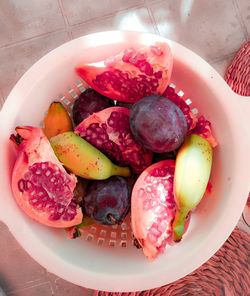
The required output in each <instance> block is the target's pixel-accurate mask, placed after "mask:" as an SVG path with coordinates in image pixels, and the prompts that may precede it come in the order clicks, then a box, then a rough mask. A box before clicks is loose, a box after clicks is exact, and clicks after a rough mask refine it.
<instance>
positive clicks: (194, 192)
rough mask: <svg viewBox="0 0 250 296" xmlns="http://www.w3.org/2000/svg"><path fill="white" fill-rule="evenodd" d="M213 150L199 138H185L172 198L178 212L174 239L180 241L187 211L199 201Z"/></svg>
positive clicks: (179, 154) (178, 154)
mask: <svg viewBox="0 0 250 296" xmlns="http://www.w3.org/2000/svg"><path fill="white" fill-rule="evenodd" d="M212 155H213V151H212V147H211V146H210V144H209V143H208V141H207V140H206V139H204V138H202V137H200V136H198V135H195V134H192V135H189V136H187V137H186V139H185V141H184V143H183V145H182V146H181V148H180V149H179V151H178V153H177V157H176V166H175V175H174V196H175V201H176V204H177V211H176V214H175V219H174V222H173V232H174V240H175V241H179V240H181V238H182V235H183V232H184V222H185V219H186V216H187V214H188V212H189V211H191V210H192V209H193V208H195V207H196V206H197V205H198V204H199V202H200V201H201V199H202V197H203V195H204V193H205V190H206V187H207V184H208V181H209V177H210V173H211V166H212Z"/></svg>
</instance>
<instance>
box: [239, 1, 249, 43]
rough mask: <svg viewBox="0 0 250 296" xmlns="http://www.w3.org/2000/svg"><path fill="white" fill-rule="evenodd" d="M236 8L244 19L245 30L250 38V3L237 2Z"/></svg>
mask: <svg viewBox="0 0 250 296" xmlns="http://www.w3.org/2000/svg"><path fill="white" fill-rule="evenodd" d="M235 2H236V6H237V8H238V9H239V12H240V17H241V18H242V25H243V29H244V31H245V32H246V34H247V38H248V39H249V38H250V2H249V1H242V0H236V1H235Z"/></svg>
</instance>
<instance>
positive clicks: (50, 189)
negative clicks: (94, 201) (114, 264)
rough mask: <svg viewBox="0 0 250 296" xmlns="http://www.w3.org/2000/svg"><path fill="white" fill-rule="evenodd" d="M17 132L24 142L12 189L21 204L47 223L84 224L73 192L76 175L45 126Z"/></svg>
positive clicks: (17, 129)
mask: <svg viewBox="0 0 250 296" xmlns="http://www.w3.org/2000/svg"><path fill="white" fill-rule="evenodd" d="M16 131H17V133H18V134H19V136H20V137H21V138H22V142H21V144H19V146H18V156H17V159H16V162H15V166H14V169H13V172H12V191H13V195H14V197H15V200H16V202H17V204H18V205H19V207H20V208H21V209H22V210H23V211H24V212H25V213H26V214H27V215H29V216H30V217H31V218H33V219H34V220H36V221H37V222H39V223H41V224H44V225H47V226H51V227H60V228H65V227H70V226H73V225H76V224H79V223H81V221H82V211H81V208H80V207H79V206H78V205H77V203H76V200H75V198H74V194H73V191H74V188H75V186H76V182H77V179H76V177H75V176H74V175H73V174H68V173H67V172H66V170H65V169H64V168H63V166H62V164H61V163H60V162H59V161H58V159H57V158H56V156H55V154H54V152H53V149H52V148H51V146H50V143H49V141H48V139H47V138H46V136H45V135H44V133H43V132H42V129H40V128H35V127H29V126H23V127H17V128H16ZM11 139H12V140H13V139H14V137H11Z"/></svg>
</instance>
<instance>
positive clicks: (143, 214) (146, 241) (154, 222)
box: [131, 160, 175, 260]
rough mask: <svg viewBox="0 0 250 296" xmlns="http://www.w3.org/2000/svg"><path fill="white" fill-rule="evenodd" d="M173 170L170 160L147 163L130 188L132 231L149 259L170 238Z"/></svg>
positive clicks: (173, 164) (173, 202) (173, 213)
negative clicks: (148, 165)
mask: <svg viewBox="0 0 250 296" xmlns="http://www.w3.org/2000/svg"><path fill="white" fill-rule="evenodd" d="M174 169H175V161H174V160H163V161H160V162H158V163H156V164H153V165H151V166H150V167H148V168H147V169H146V170H145V171H144V172H143V173H142V174H141V175H140V177H139V178H138V179H137V181H136V183H135V185H134V188H133V191H132V197H131V219H132V220H131V223H132V230H133V233H134V236H135V237H136V239H137V240H138V241H139V243H140V245H141V246H142V248H143V252H144V255H145V256H146V257H147V258H148V259H149V260H153V259H154V258H155V257H156V256H157V254H159V253H161V252H163V251H164V250H165V247H166V245H167V244H168V241H169V240H170V239H171V235H172V221H173V219H174V215H175V200H174V195H173V179H174Z"/></svg>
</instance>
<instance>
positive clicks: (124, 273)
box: [0, 32, 249, 291]
mask: <svg viewBox="0 0 250 296" xmlns="http://www.w3.org/2000/svg"><path fill="white" fill-rule="evenodd" d="M154 40H160V41H165V42H169V44H170V46H171V48H172V51H173V54H174V68H173V74H172V79H171V82H173V83H174V84H175V85H176V87H177V88H178V89H180V90H182V91H183V92H184V93H185V97H186V98H190V99H191V100H192V102H193V106H194V107H196V108H197V109H198V110H199V114H203V115H204V116H205V117H206V118H207V119H208V120H210V121H211V122H212V126H213V131H214V133H215V136H216V138H217V140H218V143H219V146H218V147H217V148H215V150H214V161H213V169H212V177H211V181H212V184H213V189H212V194H211V195H209V196H206V197H205V198H204V199H203V200H202V202H201V203H200V205H199V206H198V207H197V209H196V210H195V212H194V214H193V215H192V218H191V223H190V226H189V229H188V232H187V233H186V234H185V236H184V238H183V240H182V242H181V243H179V244H176V245H175V246H173V247H171V248H168V250H167V252H166V253H165V254H163V255H160V256H159V257H158V258H157V259H156V260H155V261H154V262H148V261H147V260H146V258H145V257H144V256H143V254H142V251H141V250H138V249H136V248H135V247H133V246H132V243H130V244H129V243H128V244H127V247H126V248H122V247H121V246H120V245H117V246H115V247H106V246H102V247H101V246H98V245H97V244H96V242H93V241H92V242H89V241H87V239H86V237H85V236H83V237H81V238H79V239H76V240H68V239H67V238H66V235H65V233H64V231H63V230H58V229H52V228H48V227H44V226H42V225H39V224H38V223H36V222H34V221H32V220H31V219H30V218H29V217H27V216H26V215H25V214H23V213H22V212H21V211H20V210H19V208H18V207H17V205H16V204H15V202H14V200H13V198H12V194H11V188H10V183H9V181H10V176H11V170H12V167H13V164H14V161H15V152H14V149H13V148H12V147H11V144H10V143H9V141H8V137H9V135H10V134H11V133H12V132H13V131H14V128H15V127H16V126H17V125H34V126H39V125H40V123H41V121H42V120H43V115H44V113H45V112H46V110H47V109H48V106H49V104H50V102H51V101H53V100H55V99H57V97H58V94H60V93H64V94H66V93H67V92H66V88H67V87H68V86H71V87H72V85H74V83H75V81H76V80H78V79H79V78H78V77H77V75H76V74H75V72H74V67H75V65H76V64H77V62H79V60H85V61H97V60H101V59H102V58H105V57H107V56H109V55H111V54H116V53H118V52H119V51H120V50H122V49H124V48H125V47H127V46H130V45H133V46H136V47H139V46H141V45H143V44H152V43H153V42H154ZM75 91H76V92H77V89H75ZM225 97H227V103H226V102H225ZM240 113H241V110H240V107H239V106H238V105H237V104H236V102H235V95H234V94H233V93H232V92H231V91H230V90H229V88H228V87H227V86H226V85H225V83H224V81H223V79H222V78H220V77H219V75H218V74H217V73H216V72H215V71H214V70H213V69H212V68H211V67H210V66H209V65H208V64H207V63H206V62H204V61H203V60H202V59H201V58H199V57H198V56H197V55H195V54H194V53H192V52H190V51H189V50H187V49H185V48H184V47H182V46H181V45H179V44H177V43H174V42H171V41H168V40H166V39H164V38H161V37H159V36H154V35H150V34H144V33H139V34H138V33H131V32H130V33H128V32H127V33H126V32H123V33H121V32H106V33H102V34H99V35H98V34H94V35H90V36H87V37H83V38H79V39H76V40H73V41H71V42H69V43H67V44H65V45H63V46H61V47H59V48H57V49H55V50H54V51H52V52H51V53H49V54H48V55H46V56H45V57H44V58H43V59H41V60H40V61H39V62H38V63H36V64H35V65H34V66H33V67H32V68H31V69H30V70H29V71H28V72H27V73H26V74H25V75H24V77H23V78H22V79H21V80H20V81H19V83H18V84H17V85H16V87H15V88H14V89H13V91H12V93H11V94H10V96H9V98H8V100H7V102H6V104H5V106H4V108H3V110H2V112H1V125H2V124H3V123H4V127H3V132H2V134H1V135H0V137H1V140H0V145H1V154H0V155H1V159H0V160H1V163H3V166H2V168H1V188H3V189H2V190H3V191H2V192H3V193H2V196H3V198H2V199H1V201H0V208H1V209H0V218H1V217H2V219H3V220H4V221H5V222H6V224H7V225H8V226H9V228H10V230H11V231H12V233H13V234H14V236H15V237H16V238H17V240H18V241H19V243H20V244H21V245H22V246H23V247H24V248H25V249H26V250H27V251H28V252H29V253H30V254H31V255H32V256H33V257H34V258H35V259H36V260H37V261H38V262H39V263H40V264H42V265H44V266H45V267H46V268H47V269H48V270H49V271H52V272H54V273H56V274H57V275H59V276H61V277H63V278H65V279H67V280H69V281H71V282H74V283H76V284H78V285H83V286H85V287H89V288H92V289H102V290H109V291H135V290H144V289H149V288H153V287H156V286H160V285H163V284H167V283H169V282H172V281H174V280H177V279H178V278H180V277H182V276H184V275H186V274H188V273H189V272H191V271H192V270H194V269H196V268H198V267H199V266H200V265H201V264H202V263H203V262H205V261H206V260H208V259H209V257H210V256H212V255H213V254H214V253H215V252H216V250H217V249H218V248H219V247H220V246H221V245H222V243H223V242H224V241H225V240H226V239H227V237H228V236H229V235H230V233H231V231H232V230H233V228H234V226H235V224H236V223H237V221H238V218H239V216H240V214H241V212H242V210H243V207H244V203H245V201H246V193H247V190H248V184H247V183H248V182H247V181H246V178H247V176H249V173H248V171H247V165H246V160H245V161H244V159H243V157H242V156H240V155H239V145H238V143H239V139H240V138H241V141H243V144H244V141H245V140H244V135H245V131H244V130H240V131H239V129H238V128H237V125H238V124H239V122H240V117H241V116H240ZM233 115H234V117H233ZM242 139H243V140H242ZM245 143H246V146H247V142H245ZM242 146H244V145H242ZM244 149H245V148H244V147H241V153H244V151H243V150H244ZM239 168H241V173H240V175H241V174H243V173H245V176H244V177H243V178H242V176H241V178H240V176H239ZM7 171H8V174H6V172H7ZM248 181H249V177H248ZM236 193H237V194H236ZM236 195H237V196H236ZM128 224H129V223H128ZM128 231H129V230H128ZM129 235H130V233H128V236H129Z"/></svg>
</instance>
